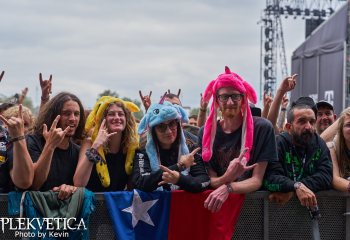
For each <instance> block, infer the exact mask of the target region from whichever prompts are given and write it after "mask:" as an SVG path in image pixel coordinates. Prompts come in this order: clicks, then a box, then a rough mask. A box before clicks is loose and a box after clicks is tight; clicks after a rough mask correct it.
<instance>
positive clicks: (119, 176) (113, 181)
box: [86, 151, 128, 192]
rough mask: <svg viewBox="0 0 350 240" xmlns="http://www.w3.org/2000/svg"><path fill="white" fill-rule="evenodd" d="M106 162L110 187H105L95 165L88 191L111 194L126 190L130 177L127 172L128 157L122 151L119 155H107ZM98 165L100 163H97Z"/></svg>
mask: <svg viewBox="0 0 350 240" xmlns="http://www.w3.org/2000/svg"><path fill="white" fill-rule="evenodd" d="M105 156H106V162H107V167H108V173H109V177H110V185H109V187H103V186H102V184H101V181H100V179H99V177H98V173H97V171H96V166H95V165H94V166H93V167H92V170H91V176H90V179H89V182H88V184H87V186H86V188H87V189H89V190H90V191H93V192H111V191H122V190H125V188H126V185H127V183H128V175H127V174H126V171H125V160H126V155H125V154H123V153H122V151H120V152H118V153H107V154H106V155H105ZM97 164H98V163H97Z"/></svg>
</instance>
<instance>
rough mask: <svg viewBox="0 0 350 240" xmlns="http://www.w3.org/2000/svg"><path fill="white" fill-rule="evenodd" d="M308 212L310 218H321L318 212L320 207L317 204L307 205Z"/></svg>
mask: <svg viewBox="0 0 350 240" xmlns="http://www.w3.org/2000/svg"><path fill="white" fill-rule="evenodd" d="M308 210H309V214H310V218H311V219H313V220H314V219H320V218H321V213H320V209H319V208H318V205H316V206H314V207H309V208H308Z"/></svg>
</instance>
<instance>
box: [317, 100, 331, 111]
mask: <svg viewBox="0 0 350 240" xmlns="http://www.w3.org/2000/svg"><path fill="white" fill-rule="evenodd" d="M320 107H327V108H329V109H331V110H332V111H333V110H334V108H333V105H332V104H330V103H329V102H327V101H326V100H321V101H319V102H318V103H316V108H317V109H319V108H320Z"/></svg>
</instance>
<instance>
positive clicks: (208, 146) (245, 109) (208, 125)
mask: <svg viewBox="0 0 350 240" xmlns="http://www.w3.org/2000/svg"><path fill="white" fill-rule="evenodd" d="M223 87H232V88H234V89H235V90H237V91H239V92H240V93H242V94H244V97H243V100H242V101H243V104H242V114H243V125H242V141H241V142H242V146H241V151H242V150H243V149H244V148H248V149H249V150H248V151H247V152H246V153H245V155H244V156H245V157H246V159H247V161H249V159H250V150H251V149H252V146H253V135H254V125H253V117H252V113H251V111H250V107H249V104H248V100H249V101H250V102H252V103H254V104H255V103H256V101H257V98H256V93H255V91H254V89H253V88H252V86H250V85H249V84H248V83H247V82H246V81H244V80H243V79H242V78H241V77H240V76H239V75H238V74H236V73H233V72H231V71H230V69H229V68H228V67H227V66H226V67H225V73H223V74H220V75H219V76H218V77H217V78H216V79H215V80H212V81H211V82H210V83H209V84H208V86H207V88H206V89H205V91H204V95H203V101H205V102H209V100H210V99H211V98H213V101H212V103H211V106H210V114H209V117H208V119H207V121H206V122H205V126H204V133H203V139H202V158H203V160H204V161H205V162H208V161H209V160H210V158H211V157H212V155H213V143H214V139H215V134H216V124H217V123H216V119H217V109H218V107H219V106H218V104H217V102H216V93H217V90H219V89H220V88H223Z"/></svg>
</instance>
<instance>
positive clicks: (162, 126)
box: [155, 120, 177, 133]
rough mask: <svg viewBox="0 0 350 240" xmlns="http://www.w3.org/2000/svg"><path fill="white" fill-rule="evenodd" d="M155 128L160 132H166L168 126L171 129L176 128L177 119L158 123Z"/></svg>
mask: <svg viewBox="0 0 350 240" xmlns="http://www.w3.org/2000/svg"><path fill="white" fill-rule="evenodd" d="M155 128H156V129H157V130H158V131H160V132H162V133H164V132H166V130H167V129H168V128H169V129H170V130H172V131H173V130H175V129H176V128H177V121H176V120H172V121H170V122H169V123H160V124H158V125H157V126H155Z"/></svg>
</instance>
